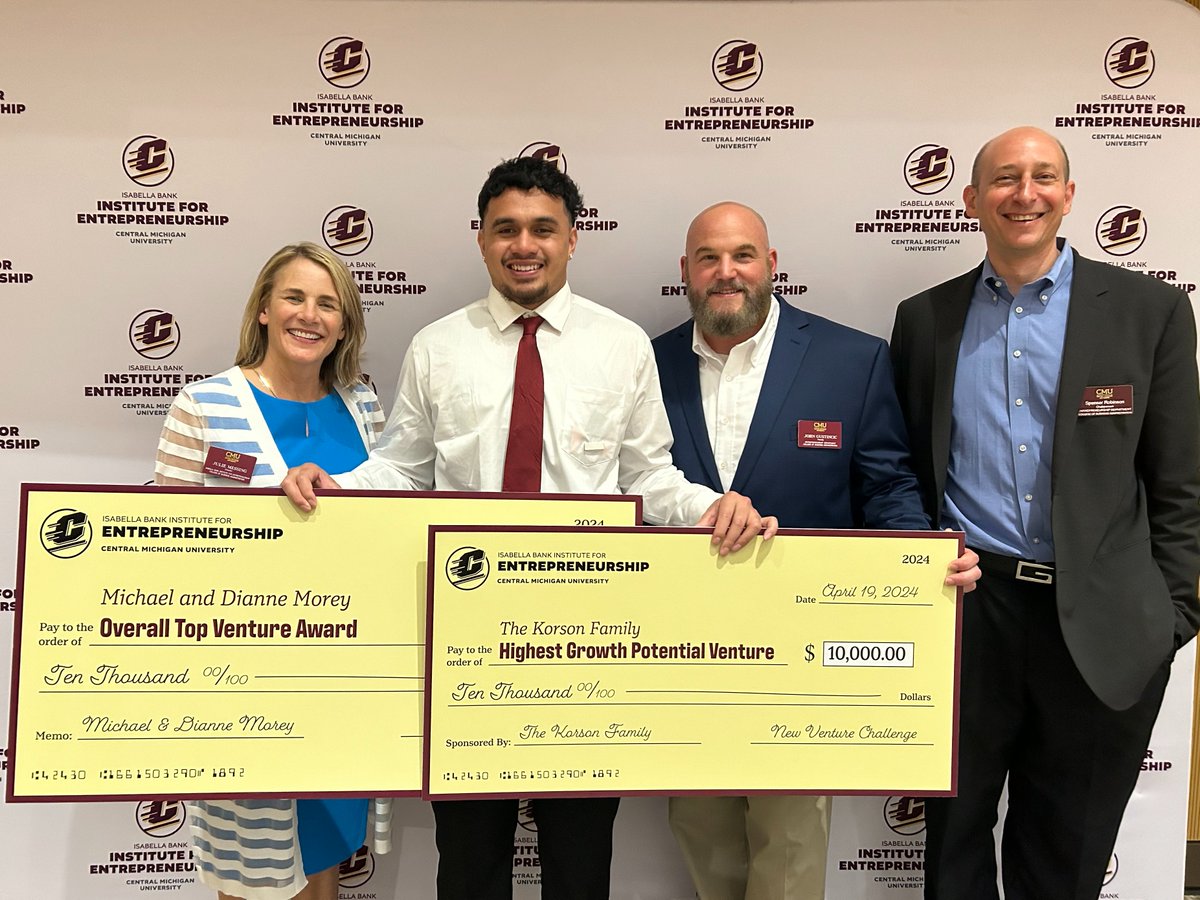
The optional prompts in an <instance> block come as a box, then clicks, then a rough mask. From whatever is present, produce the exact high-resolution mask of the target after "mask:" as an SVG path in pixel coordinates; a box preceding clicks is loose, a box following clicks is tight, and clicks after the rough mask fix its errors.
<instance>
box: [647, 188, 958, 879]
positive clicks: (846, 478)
mask: <svg viewBox="0 0 1200 900" xmlns="http://www.w3.org/2000/svg"><path fill="white" fill-rule="evenodd" d="M686 250H687V252H686V254H685V255H684V256H683V257H682V259H681V260H680V270H681V272H682V275H683V280H684V282H685V283H686V284H687V288H688V299H689V302H690V304H691V308H692V315H693V319H692V320H691V321H689V322H686V323H684V324H683V325H681V326H679V327H678V328H676V329H674V330H672V331H668V332H667V333H666V334H663V335H661V336H660V337H658V338H657V339H656V340H655V341H654V352H655V356H656V358H657V360H658V370H659V378H660V380H661V382H662V391H663V401H664V402H665V404H666V407H667V416H668V418H669V419H670V422H671V431H672V433H673V436H674V445H673V446H672V449H671V457H672V459H673V460H674V462H675V465H676V466H678V467H679V468H680V469H682V470H683V472H684V474H685V475H687V477H688V479H689V480H691V481H693V482H695V483H698V484H706V485H708V486H710V487H712V488H713V489H714V490H722V487H721V486H722V485H723V486H725V489H732V488H733V487H736V489H737V490H738V491H740V492H743V493H752V494H753V495H754V496H756V497H758V498H759V501H758V502H759V503H760V504H761V505H762V506H764V507H769V508H770V510H771V512H772V513H773V514H775V515H776V516H777V517H778V519H779V522H780V524H781V525H783V526H790V527H794V528H802V527H803V528H900V529H923V528H928V527H929V521H928V519H927V518H926V516H925V513H924V512H923V511H922V509H921V500H920V496H919V493H918V485H917V481H916V478H915V477H914V476H913V474H912V472H911V471H910V470H909V468H908V465H907V462H906V460H907V458H908V445H907V443H906V441H905V437H904V423H903V421H902V419H901V415H900V409H899V406H898V405H897V403H896V393H895V389H894V387H893V385H892V372H891V365H890V363H889V360H888V355H887V346H886V345H885V344H884V342H883V341H882V340H880V339H879V338H876V337H872V336H870V335H867V334H863V333H862V332H859V331H854V330H853V329H851V328H846V327H845V326H843V325H838V324H836V323H834V322H830V321H829V320H828V319H822V318H820V317H819V316H814V315H809V314H808V313H805V312H802V311H800V310H798V309H795V308H793V307H791V306H789V305H787V304H786V303H783V302H782V301H780V300H778V299H776V298H775V297H774V296H773V295H772V291H771V281H772V276H773V275H774V273H775V264H776V252H775V250H774V249H771V248H770V245H769V242H768V239H767V228H766V224H765V223H764V222H763V220H762V218H761V217H760V216H759V215H758V213H756V212H755V211H754V210H752V209H750V208H748V207H745V206H742V205H741V204H738V203H718V204H717V205H715V206H712V207H709V208H708V209H706V210H704V211H703V212H702V213H700V215H698V216H697V217H696V219H695V220H694V221H693V222H692V224H691V227H690V228H689V229H688V234H687V247H686ZM818 422H820V423H824V425H825V431H824V435H823V437H822V438H821V439H820V440H817V439H815V432H814V426H815V425H816V423H818ZM976 561H977V560H976V558H975V555H974V553H972V552H971V551H967V552H966V553H965V554H964V555H963V557H962V558H961V559H958V560H956V561H955V562H954V563H953V564H952V566H951V569H952V572H951V574H950V575H949V576H948V577H947V579H946V582H947V584H955V585H964V586H966V587H967V589H970V586H971V584H972V583H973V582H974V580H975V579H977V578H978V577H979V571H978V569H977V568H975V563H976ZM671 827H672V830H674V832H675V835H676V838H677V839H678V840H679V843H680V846H681V848H682V849H683V852H684V856H685V858H686V859H687V863H688V867H689V869H690V871H691V873H692V879H693V881H694V882H695V884H696V889H697V891H698V893H699V896H700V897H701V898H702V900H767V898H771V900H821V898H823V897H824V896H825V848H826V844H827V836H828V829H829V808H828V798H827V797H809V796H754V797H675V798H672V799H671Z"/></svg>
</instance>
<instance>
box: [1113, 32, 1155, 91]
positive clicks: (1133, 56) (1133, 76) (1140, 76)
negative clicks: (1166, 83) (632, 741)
mask: <svg viewBox="0 0 1200 900" xmlns="http://www.w3.org/2000/svg"><path fill="white" fill-rule="evenodd" d="M1104 74H1106V75H1107V76H1108V80H1109V81H1111V82H1112V83H1113V84H1115V85H1116V86H1117V87H1119V88H1125V89H1126V90H1132V89H1133V88H1139V87H1141V86H1142V85H1143V84H1145V83H1146V82H1147V81H1149V80H1150V79H1151V78H1153V77H1154V51H1153V50H1151V49H1150V44H1149V42H1148V41H1144V40H1142V39H1141V38H1137V37H1123V38H1121V39H1119V40H1116V41H1113V44H1112V46H1111V47H1109V48H1108V52H1107V53H1105V54H1104Z"/></svg>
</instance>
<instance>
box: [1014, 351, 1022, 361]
mask: <svg viewBox="0 0 1200 900" xmlns="http://www.w3.org/2000/svg"><path fill="white" fill-rule="evenodd" d="M1013 357H1014V358H1015V359H1020V358H1021V351H1020V350H1014V351H1013Z"/></svg>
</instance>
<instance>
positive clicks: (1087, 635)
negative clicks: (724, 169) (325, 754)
mask: <svg viewBox="0 0 1200 900" xmlns="http://www.w3.org/2000/svg"><path fill="white" fill-rule="evenodd" d="M981 269H982V264H981V265H980V267H978V268H976V269H974V270H973V271H971V272H967V273H966V274H965V275H960V276H959V277H958V278H954V279H952V280H950V281H947V282H945V283H944V284H940V285H938V286H937V287H935V288H932V289H930V290H928V291H925V292H923V293H921V294H918V295H916V296H915V297H911V298H909V299H908V300H905V301H904V302H903V303H901V304H900V307H899V309H898V310H897V312H896V324H895V327H894V330H893V332H892V357H893V361H894V363H895V367H896V387H897V390H898V391H899V395H900V405H901V406H902V407H903V409H904V416H905V419H906V420H907V422H908V429H909V435H910V437H911V441H912V449H913V467H914V468H915V469H916V472H917V476H918V477H919V478H920V479H921V484H922V489H923V493H924V500H925V509H926V511H927V512H928V513H929V515H930V517H931V518H932V519H933V520H934V522H935V523H936V522H937V521H938V520H939V519H940V516H941V509H942V501H943V495H944V491H945V486H946V467H947V464H948V461H949V453H950V405H951V400H952V397H953V392H954V373H955V368H956V366H957V362H958V347H959V342H960V341H961V339H962V330H963V322H964V321H965V319H966V315H967V307H968V305H969V304H970V300H971V295H972V291H973V290H974V287H975V284H976V282H977V281H978V280H979V274H980V271H981ZM1124 384H1131V385H1133V414H1132V415H1117V416H1089V417H1080V416H1079V415H1078V410H1079V408H1080V404H1081V402H1082V400H1083V393H1084V388H1085V387H1089V386H1090V387H1100V386H1107V385H1124ZM1052 452H1053V458H1052V467H1051V492H1052V497H1051V519H1052V529H1053V534H1054V553H1055V565H1056V567H1057V570H1058V571H1057V576H1056V580H1055V588H1056V595H1057V603H1058V618H1059V622H1060V623H1061V625H1062V632H1063V637H1064V638H1065V639H1066V643H1067V647H1068V648H1069V649H1070V651H1071V656H1072V658H1073V659H1074V660H1075V665H1076V667H1077V668H1078V669H1079V671H1080V673H1081V674H1082V675H1083V677H1084V679H1085V680H1086V681H1087V683H1088V685H1089V686H1090V687H1091V689H1092V691H1093V692H1094V693H1095V694H1096V696H1097V697H1099V698H1100V699H1101V700H1102V701H1104V703H1106V704H1108V705H1109V706H1111V707H1113V708H1114V709H1125V708H1127V707H1129V706H1131V705H1132V704H1133V703H1134V702H1135V701H1136V700H1137V699H1138V697H1139V696H1140V695H1141V693H1142V689H1143V688H1144V686H1145V684H1146V682H1147V680H1148V679H1149V678H1150V676H1151V674H1152V673H1153V672H1154V671H1155V670H1156V669H1157V668H1158V667H1159V666H1160V665H1162V664H1163V663H1164V662H1165V661H1166V660H1168V659H1169V658H1170V657H1171V656H1172V654H1173V653H1174V651H1175V650H1176V649H1178V648H1179V647H1180V646H1182V645H1183V644H1184V643H1185V642H1186V641H1187V640H1189V639H1190V638H1191V637H1192V636H1193V635H1194V634H1195V633H1196V628H1197V624H1198V623H1200V604H1198V602H1197V596H1196V581H1197V577H1198V576H1200V398H1198V393H1197V377H1196V324H1195V319H1194V317H1193V315H1192V308H1191V303H1190V301H1189V300H1188V297H1187V295H1186V294H1184V293H1183V292H1182V291H1180V290H1177V289H1176V288H1173V287H1170V286H1168V285H1166V284H1163V283H1162V282H1160V281H1158V280H1156V279H1154V278H1150V277H1148V276H1146V275H1140V274H1135V273H1133V272H1129V271H1126V270H1123V269H1118V268H1115V267H1113V266H1109V265H1105V264H1103V263H1098V262H1094V261H1092V260H1088V259H1084V258H1083V257H1081V256H1079V254H1075V274H1074V278H1073V280H1072V284H1071V308H1070V312H1069V313H1068V316H1067V331H1066V337H1065V339H1064V343H1063V359H1062V370H1061V375H1060V378H1059V388H1058V406H1057V410H1056V413H1055V429H1054V447H1053V451H1052ZM984 577H986V576H984ZM968 602H969V600H968Z"/></svg>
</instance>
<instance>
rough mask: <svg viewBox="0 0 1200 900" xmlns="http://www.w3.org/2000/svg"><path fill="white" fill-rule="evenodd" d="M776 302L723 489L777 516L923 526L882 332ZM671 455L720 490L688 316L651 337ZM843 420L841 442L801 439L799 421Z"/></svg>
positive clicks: (828, 524) (797, 524) (813, 523)
mask: <svg viewBox="0 0 1200 900" xmlns="http://www.w3.org/2000/svg"><path fill="white" fill-rule="evenodd" d="M776 302H777V303H779V329H778V331H777V332H776V334H775V343H774V346H773V347H772V349H771V357H770V360H769V362H768V364H767V371H766V377H765V379H764V380H763V386H762V392H761V393H760V394H759V398H758V405H757V406H756V407H755V410H754V418H753V420H752V421H751V423H750V432H749V434H748V435H747V438H746V448H745V450H744V451H743V452H742V458H741V462H740V464H739V465H738V469H737V472H736V473H734V478H733V482H732V485H731V489H732V490H735V491H737V492H738V493H740V494H745V495H746V496H747V497H749V498H750V499H751V500H753V501H754V505H755V506H756V507H757V508H758V510H759V511H760V512H762V513H763V514H764V515H773V516H777V517H778V518H779V524H780V525H781V526H783V527H785V528H896V529H914V528H928V527H929V520H928V519H927V518H926V516H925V513H924V511H923V510H922V505H921V494H920V488H919V485H918V483H917V478H916V476H915V475H914V474H913V472H912V470H911V469H910V468H909V464H908V455H909V451H908V439H907V437H906V435H905V430H904V418H903V416H902V415H901V413H900V405H899V403H898V402H897V400H896V390H895V387H894V386H893V383H892V366H891V362H890V359H889V356H888V348H887V344H885V343H884V342H883V341H882V340H880V339H879V338H877V337H873V336H871V335H869V334H864V333H863V332H861V331H855V330H854V329H853V328H847V327H846V326H845V325H839V324H837V323H836V322H831V321H829V320H828V319H823V318H821V317H820V316H814V315H811V314H810V313H806V312H803V311H802V310H799V309H796V308H795V307H793V306H789V305H788V304H787V303H784V302H782V301H780V300H779V299H778V298H776ZM654 355H655V357H656V359H657V361H658V374H659V380H660V381H661V382H662V391H663V401H664V402H665V403H666V407H667V416H668V418H669V419H670V421H671V431H672V432H673V434H674V437H675V443H674V446H673V447H672V448H671V457H672V459H673V460H674V462H675V465H676V466H678V467H679V468H680V469H682V470H683V472H684V474H685V475H687V477H688V479H689V480H690V481H693V482H695V483H697V484H706V485H708V486H709V487H710V488H712V489H713V490H715V491H721V490H722V487H721V481H720V479H719V477H718V475H717V466H716V462H715V460H714V459H713V452H712V446H711V444H710V443H709V440H708V427H707V425H706V424H705V421H704V409H703V406H702V405H701V402H700V369H699V359H698V358H697V356H696V354H695V353H694V352H693V351H692V322H691V320H690V319H689V320H688V321H687V322H684V323H683V324H682V325H679V326H678V327H676V328H673V329H672V330H670V331H668V332H666V333H664V334H661V335H659V336H658V337H657V338H655V339H654ZM801 421H822V422H830V423H834V422H836V423H840V424H841V428H842V441H841V447H840V448H838V449H818V448H815V447H801V446H800V441H799V434H798V423H799V422H801Z"/></svg>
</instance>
